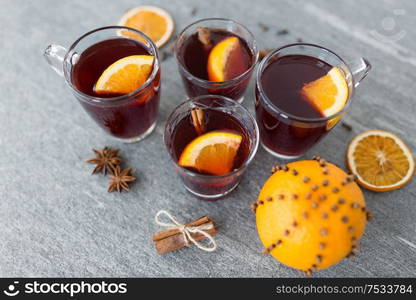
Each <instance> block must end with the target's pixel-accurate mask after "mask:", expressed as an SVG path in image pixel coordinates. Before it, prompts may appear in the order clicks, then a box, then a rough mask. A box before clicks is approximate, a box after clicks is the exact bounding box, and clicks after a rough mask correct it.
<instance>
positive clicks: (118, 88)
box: [94, 55, 154, 95]
mask: <svg viewBox="0 0 416 300" xmlns="http://www.w3.org/2000/svg"><path fill="white" fill-rule="evenodd" d="M153 61H154V57H153V56H151V55H132V56H127V57H124V58H122V59H119V60H117V61H116V62H115V63H113V64H112V65H110V66H109V67H108V68H107V69H105V70H104V72H103V73H102V74H101V76H100V78H98V80H97V83H96V84H95V87H94V91H95V92H96V93H97V94H115V95H123V94H129V93H131V92H134V91H135V90H137V89H138V88H140V87H141V86H142V85H143V84H144V83H145V82H146V80H147V78H148V77H149V75H150V73H151V72H152V68H153Z"/></svg>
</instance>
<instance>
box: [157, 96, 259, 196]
mask: <svg viewBox="0 0 416 300" xmlns="http://www.w3.org/2000/svg"><path fill="white" fill-rule="evenodd" d="M195 109H201V110H202V112H204V111H205V110H215V111H219V112H221V113H225V114H224V116H225V117H223V118H219V119H215V120H217V121H218V123H221V125H220V127H222V126H224V124H226V126H227V125H229V124H228V123H229V122H230V119H229V118H227V116H228V115H229V116H231V117H233V119H234V120H236V121H237V122H238V123H239V126H240V127H241V129H242V131H243V132H244V136H245V138H246V142H244V141H243V142H242V144H241V146H240V147H242V146H243V144H244V147H246V150H245V152H244V153H245V157H244V160H242V162H241V164H240V165H239V167H237V168H235V169H234V170H232V171H231V172H229V173H227V174H225V175H207V174H201V173H198V172H195V171H192V170H190V169H187V168H184V167H182V166H181V165H179V163H178V159H179V156H180V153H181V151H183V149H179V147H178V145H180V144H181V143H182V144H183V145H182V146H181V147H182V148H184V147H185V146H186V145H187V144H188V143H189V141H187V140H186V137H187V136H188V135H189V132H188V130H185V129H186V128H184V127H182V126H181V125H183V123H182V122H183V121H184V120H186V121H187V122H188V120H187V119H185V118H189V117H190V116H191V115H192V111H193V110H195ZM221 115H222V114H221ZM210 116H213V115H209V114H208V117H207V118H208V119H209V118H210ZM211 118H212V119H211V120H207V124H206V127H207V128H209V127H210V126H211V125H210V124H209V122H213V123H211V124H213V126H214V128H217V127H216V125H217V124H216V123H217V122H216V121H213V119H214V118H213V117H211ZM225 118H226V119H227V120H224V119H225ZM181 121H182V122H181ZM189 122H190V121H189ZM187 128H188V129H189V127H187ZM226 128H227V131H228V129H230V128H229V127H226ZM179 129H182V130H181V132H179ZM224 129H225V128H224ZM215 130H218V128H217V129H215ZM209 132H212V131H209ZM164 140H165V145H166V149H167V151H168V152H169V155H170V157H171V159H172V161H173V164H174V166H175V168H176V171H177V173H178V174H179V176H180V177H181V179H182V182H183V183H184V186H185V188H186V189H187V190H188V191H189V192H190V193H191V194H193V195H195V196H196V197H198V198H200V199H202V200H217V199H219V198H222V197H224V196H226V195H228V194H229V193H231V192H232V191H233V190H234V189H235V188H236V187H237V186H238V184H239V183H240V180H241V178H242V176H243V174H244V172H245V170H246V169H247V166H248V165H249V164H250V163H251V161H252V160H253V158H254V156H255V154H256V152H257V148H258V144H259V129H258V127H257V123H256V120H255V119H254V116H252V115H251V114H250V112H249V111H248V110H247V109H246V108H245V107H244V106H242V105H241V104H239V103H237V102H236V101H234V100H232V99H229V98H226V97H223V96H216V95H203V96H199V97H196V98H192V99H189V100H187V101H185V102H183V103H182V104H180V105H179V106H177V107H176V108H175V109H174V110H173V112H172V113H171V115H170V116H169V118H168V120H167V121H166V125H165V132H164ZM178 150H179V152H178Z"/></svg>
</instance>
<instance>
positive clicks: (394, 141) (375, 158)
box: [347, 129, 415, 192]
mask: <svg viewBox="0 0 416 300" xmlns="http://www.w3.org/2000/svg"><path fill="white" fill-rule="evenodd" d="M347 163H348V168H349V169H350V170H351V172H352V173H353V174H355V175H357V181H358V183H359V184H360V185H361V186H363V187H365V188H367V189H369V190H373V191H376V192H382V191H391V190H395V189H398V188H400V187H402V186H403V185H405V184H406V183H408V182H409V181H410V179H411V178H412V177H413V174H414V171H415V161H414V158H413V155H412V152H411V151H410V149H409V148H408V147H407V146H406V144H405V143H404V142H403V141H402V140H401V139H400V138H399V137H398V136H396V135H395V134H393V133H391V132H388V131H384V130H378V129H374V130H368V131H365V132H363V133H360V134H359V135H357V136H356V137H355V138H354V139H353V140H352V141H351V143H350V145H349V146H348V151H347Z"/></svg>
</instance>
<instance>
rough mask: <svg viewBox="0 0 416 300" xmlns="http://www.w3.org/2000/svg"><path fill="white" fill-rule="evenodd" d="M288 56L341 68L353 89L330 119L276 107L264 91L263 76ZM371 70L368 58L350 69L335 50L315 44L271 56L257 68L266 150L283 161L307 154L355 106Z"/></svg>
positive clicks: (289, 47) (259, 113)
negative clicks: (358, 91) (354, 97)
mask: <svg viewBox="0 0 416 300" xmlns="http://www.w3.org/2000/svg"><path fill="white" fill-rule="evenodd" d="M286 55H304V56H310V57H313V58H318V59H319V60H321V61H324V62H326V63H328V64H329V65H331V66H336V67H338V68H340V69H341V70H342V72H343V73H344V78H345V81H346V82H347V85H348V90H349V91H348V92H349V93H348V99H347V103H346V104H345V106H344V107H343V109H342V110H340V111H339V112H337V113H335V114H333V115H331V116H327V117H321V118H302V117H298V116H295V115H292V114H290V113H287V112H285V111H284V110H283V109H281V108H279V107H278V106H277V105H276V104H274V103H273V102H272V101H271V100H270V99H269V97H268V95H267V94H266V93H265V91H264V87H263V85H262V75H263V71H264V70H265V69H266V67H267V66H269V65H270V63H272V62H274V61H276V60H278V59H279V58H281V57H283V56H286ZM370 69H371V65H370V63H369V62H368V61H367V60H366V59H364V58H360V59H358V60H357V61H356V62H354V63H353V64H351V65H350V66H348V65H347V64H346V63H345V62H344V61H343V60H342V59H341V58H340V57H339V56H338V55H337V54H335V53H334V52H332V51H331V50H328V49H326V48H323V47H321V46H317V45H313V44H305V43H298V44H291V45H287V46H283V47H281V48H279V49H276V50H274V51H272V52H271V53H269V54H268V55H267V56H266V57H265V58H264V59H263V60H262V61H261V63H260V64H259V66H258V68H257V72H256V87H255V94H256V100H255V108H256V119H257V124H258V126H259V129H260V138H261V144H262V146H263V148H264V149H265V150H267V151H268V152H269V153H271V154H272V155H274V156H276V157H278V158H281V159H295V158H298V157H300V156H302V155H303V154H305V153H306V152H307V151H308V150H309V149H310V148H311V147H312V146H314V145H315V144H316V143H317V142H318V141H320V140H321V139H322V138H323V137H324V136H325V135H326V134H327V133H328V132H329V131H330V130H331V129H332V128H333V127H334V126H335V125H336V124H337V123H338V121H339V120H340V119H341V117H342V116H343V115H344V113H345V112H346V110H347V109H348V107H349V106H350V105H351V103H352V98H351V97H352V95H353V93H354V91H355V88H356V87H357V86H358V85H359V84H360V82H361V80H362V79H364V77H365V76H366V75H367V73H368V72H369V70H370ZM287 100H288V101H290V100H291V99H287Z"/></svg>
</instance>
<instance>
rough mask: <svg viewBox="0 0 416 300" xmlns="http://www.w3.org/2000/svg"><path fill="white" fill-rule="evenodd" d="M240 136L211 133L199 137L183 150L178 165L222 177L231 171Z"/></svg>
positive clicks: (220, 132)
mask: <svg viewBox="0 0 416 300" xmlns="http://www.w3.org/2000/svg"><path fill="white" fill-rule="evenodd" d="M241 140H242V137H241V135H238V134H235V133H231V132H223V131H212V132H209V133H205V134H203V135H200V136H199V137H197V138H196V139H194V140H193V141H192V142H190V143H189V144H188V145H187V146H186V147H185V149H184V150H183V152H182V154H181V156H180V158H179V162H178V163H179V165H181V166H182V167H190V168H194V169H196V170H198V171H201V172H205V173H209V174H212V175H224V174H227V173H229V172H230V171H231V170H232V167H233V164H234V160H235V157H236V155H237V151H238V148H239V147H240V144H241Z"/></svg>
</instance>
